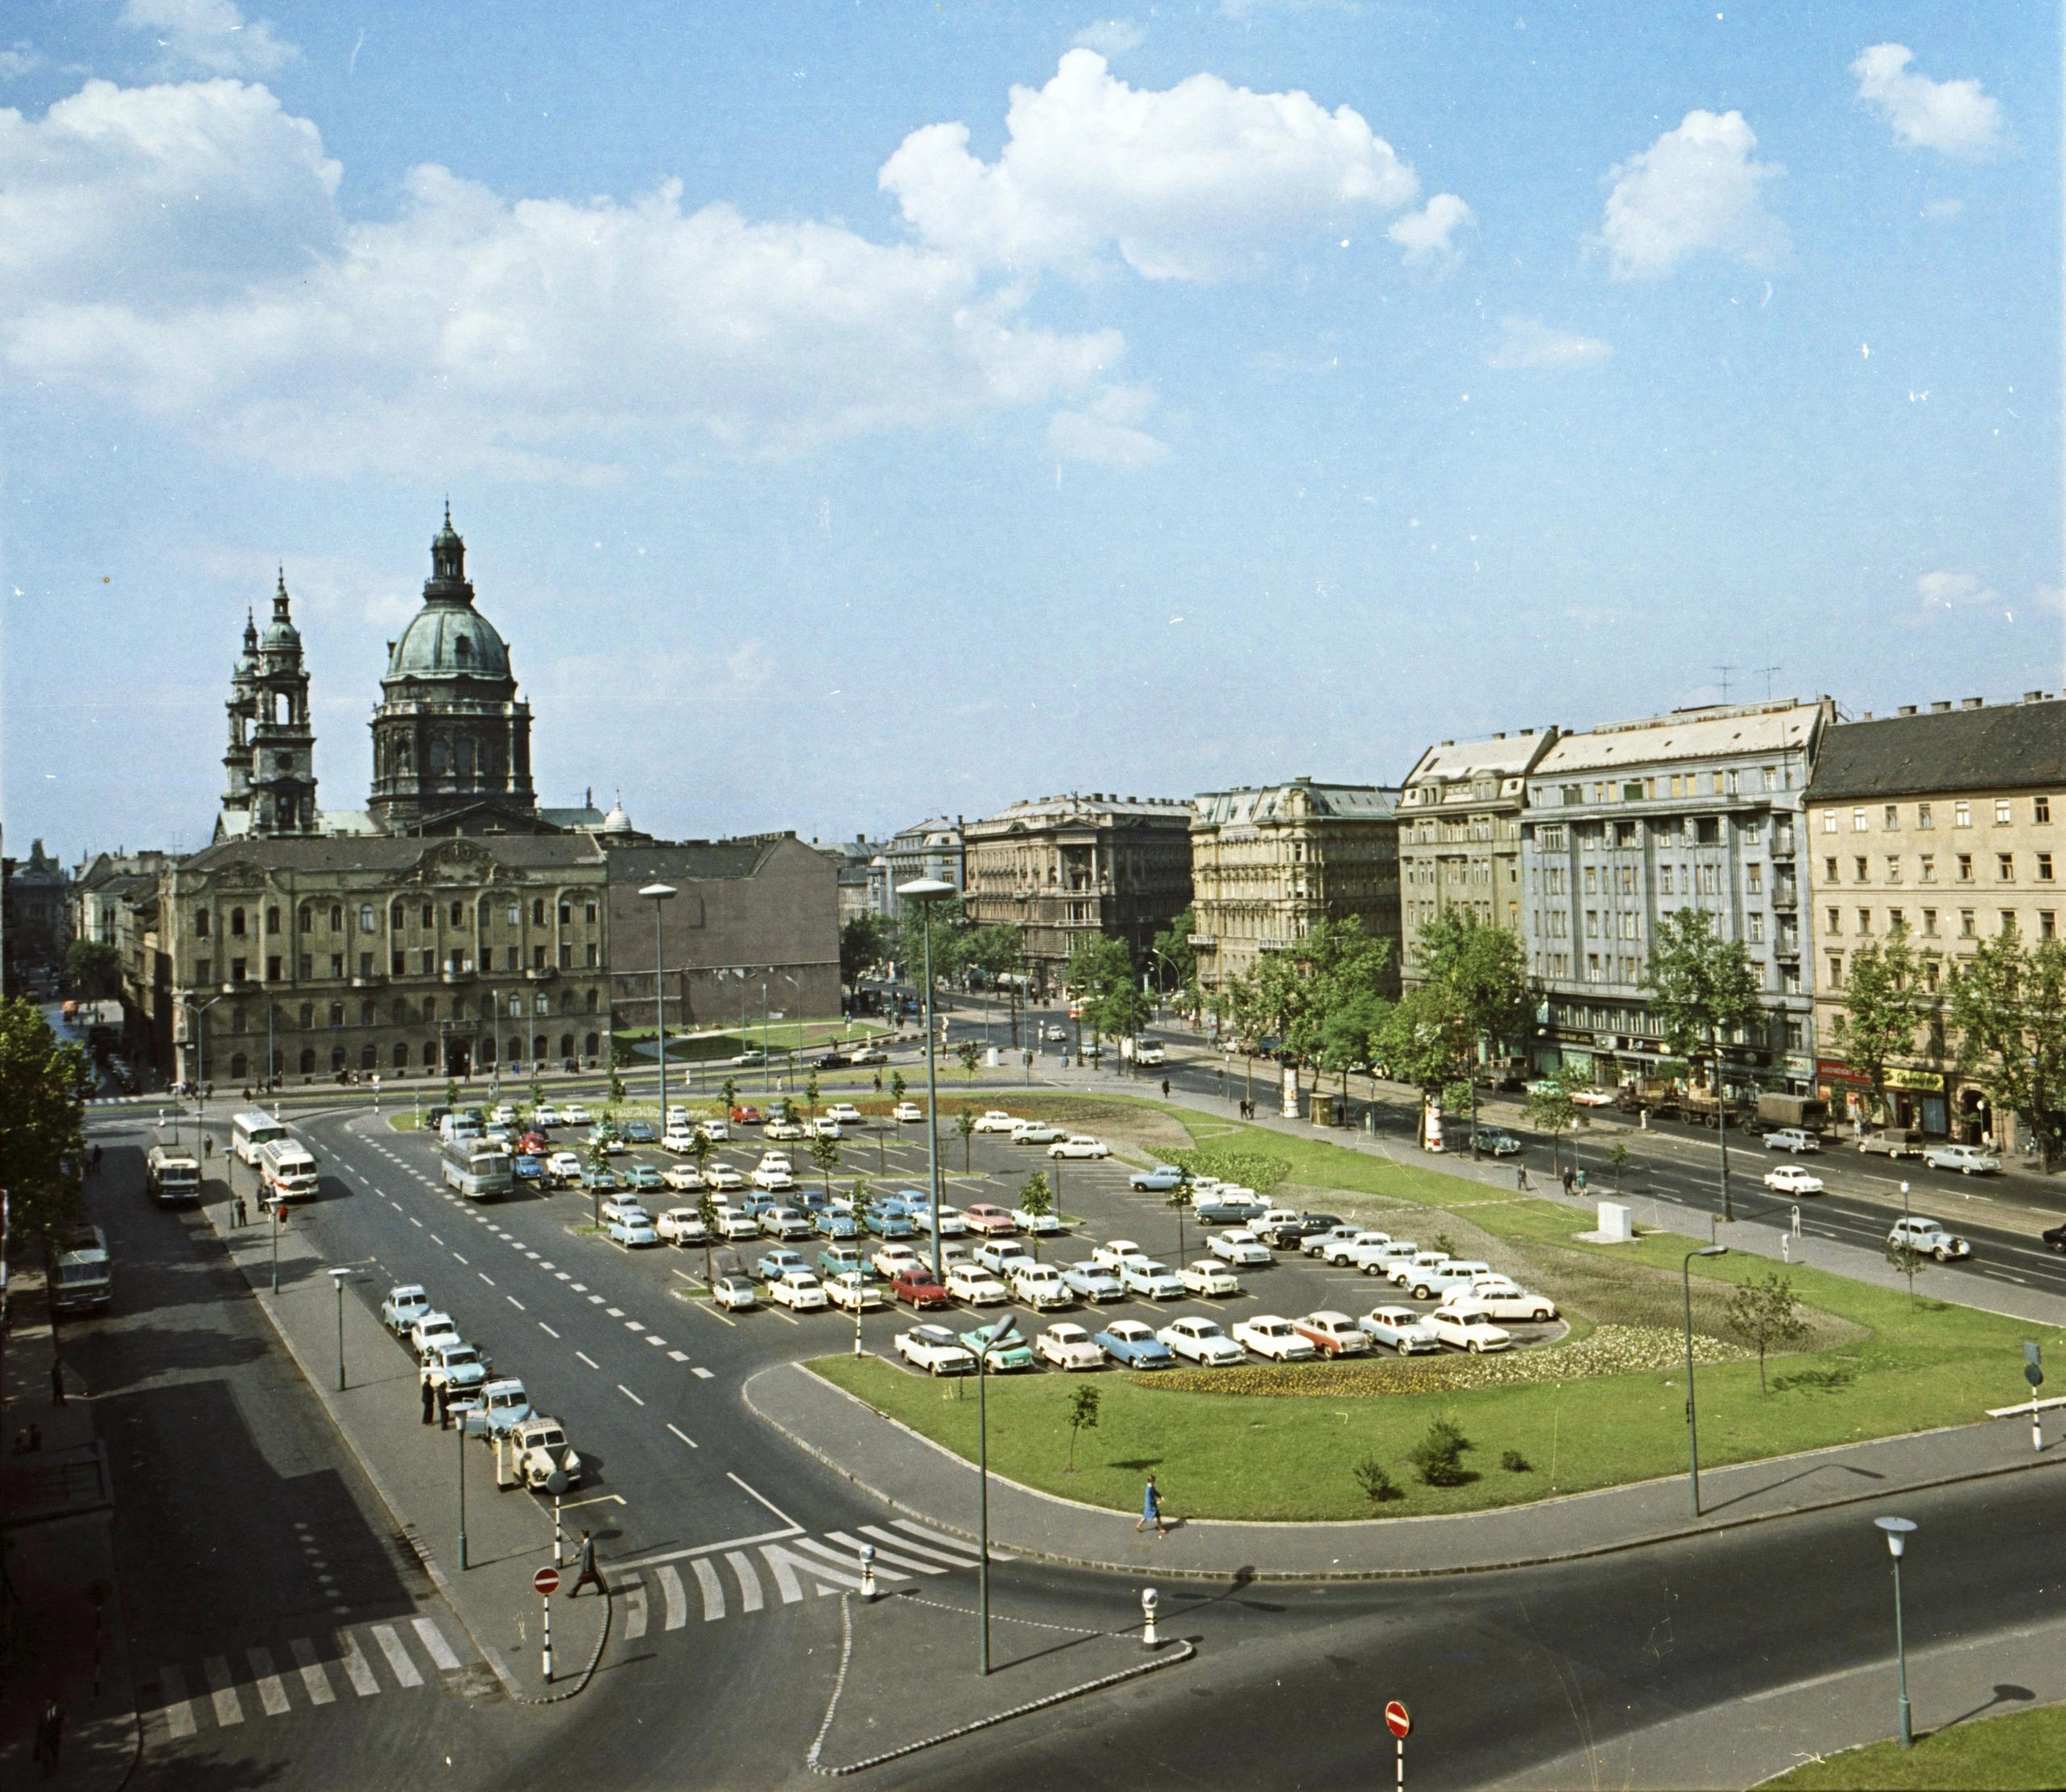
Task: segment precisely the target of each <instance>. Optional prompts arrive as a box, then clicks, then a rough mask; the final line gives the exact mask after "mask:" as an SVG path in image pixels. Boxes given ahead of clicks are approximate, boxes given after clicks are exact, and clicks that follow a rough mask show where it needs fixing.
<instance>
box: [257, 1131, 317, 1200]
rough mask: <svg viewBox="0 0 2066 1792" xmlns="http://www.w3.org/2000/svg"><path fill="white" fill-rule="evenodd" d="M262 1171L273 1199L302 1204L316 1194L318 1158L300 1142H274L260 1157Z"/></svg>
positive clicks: (287, 1140)
mask: <svg viewBox="0 0 2066 1792" xmlns="http://www.w3.org/2000/svg"><path fill="white" fill-rule="evenodd" d="M258 1171H259V1174H260V1175H261V1176H262V1177H263V1178H264V1180H265V1184H266V1195H267V1197H269V1198H270V1197H275V1196H276V1197H278V1198H279V1199H280V1200H282V1201H300V1200H304V1199H307V1198H309V1197H312V1196H313V1195H314V1194H315V1193H316V1186H317V1179H316V1158H315V1155H314V1154H313V1153H312V1151H310V1150H309V1149H308V1147H307V1146H306V1145H303V1144H302V1143H301V1142H299V1140H298V1139H292V1138H275V1139H274V1140H272V1141H271V1142H270V1143H268V1144H267V1145H266V1147H264V1148H263V1149H262V1150H261V1151H260V1152H259V1153H258Z"/></svg>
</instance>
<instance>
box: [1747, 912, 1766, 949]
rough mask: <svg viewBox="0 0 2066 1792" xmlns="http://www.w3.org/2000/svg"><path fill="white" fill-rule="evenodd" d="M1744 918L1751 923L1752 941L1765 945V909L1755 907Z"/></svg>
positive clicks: (1754, 944) (1754, 943) (1755, 944)
mask: <svg viewBox="0 0 2066 1792" xmlns="http://www.w3.org/2000/svg"><path fill="white" fill-rule="evenodd" d="M1744 918H1745V919H1746V921H1748V922H1749V924H1750V943H1751V944H1752V945H1753V946H1762V945H1763V944H1764V942H1765V917H1764V911H1763V909H1752V910H1751V911H1750V913H1749V914H1748V915H1747V916H1746V917H1744Z"/></svg>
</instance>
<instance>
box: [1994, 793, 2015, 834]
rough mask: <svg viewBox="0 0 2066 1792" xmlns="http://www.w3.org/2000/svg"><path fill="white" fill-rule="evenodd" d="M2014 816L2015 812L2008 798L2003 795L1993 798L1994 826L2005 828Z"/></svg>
mask: <svg viewBox="0 0 2066 1792" xmlns="http://www.w3.org/2000/svg"><path fill="white" fill-rule="evenodd" d="M2015 818H2016V812H2015V809H2014V806H2013V805H2012V804H2010V801H2009V799H2008V798H2007V797H2005V796H1997V797H1996V798H1995V799H1994V825H1995V826H1996V827H1997V828H2005V827H2007V826H2008V825H2009V824H2010V822H2011V821H2014V820H2015Z"/></svg>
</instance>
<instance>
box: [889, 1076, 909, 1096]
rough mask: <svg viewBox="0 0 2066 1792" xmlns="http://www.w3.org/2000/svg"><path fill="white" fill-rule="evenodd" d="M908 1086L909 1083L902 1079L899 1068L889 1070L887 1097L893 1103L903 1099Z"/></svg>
mask: <svg viewBox="0 0 2066 1792" xmlns="http://www.w3.org/2000/svg"><path fill="white" fill-rule="evenodd" d="M907 1088H910V1084H908V1083H906V1082H905V1080H904V1073H903V1071H901V1070H899V1071H891V1072H890V1076H889V1099H890V1101H892V1102H893V1103H894V1102H898V1101H902V1100H903V1099H904V1092H905V1090H906V1089H907Z"/></svg>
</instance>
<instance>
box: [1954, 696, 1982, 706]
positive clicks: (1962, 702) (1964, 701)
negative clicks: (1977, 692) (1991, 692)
mask: <svg viewBox="0 0 2066 1792" xmlns="http://www.w3.org/2000/svg"><path fill="white" fill-rule="evenodd" d="M1986 701H1987V700H1986V699H1985V698H1984V697H1961V698H1960V699H1959V708H1961V709H1977V708H1980V706H1981V705H1982V704H1984V703H1985V702H1986Z"/></svg>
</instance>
